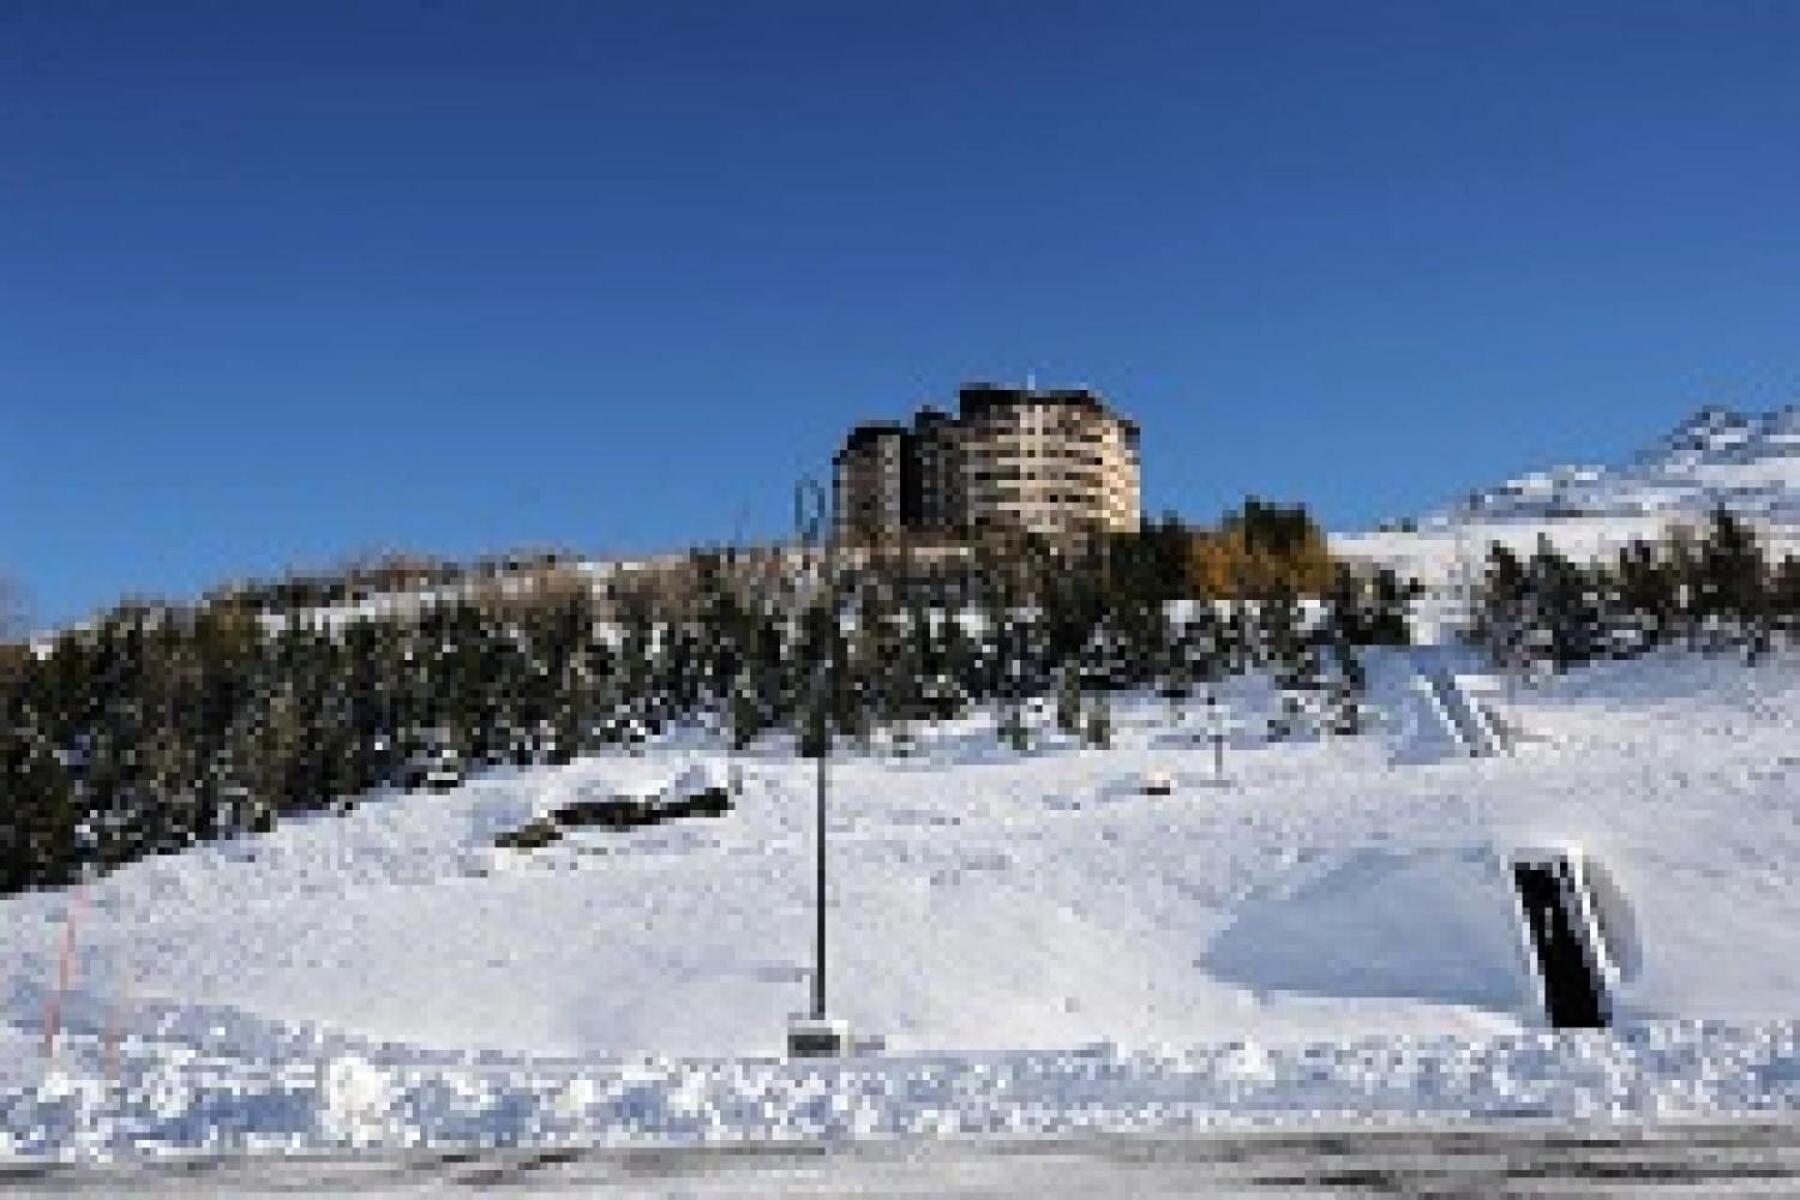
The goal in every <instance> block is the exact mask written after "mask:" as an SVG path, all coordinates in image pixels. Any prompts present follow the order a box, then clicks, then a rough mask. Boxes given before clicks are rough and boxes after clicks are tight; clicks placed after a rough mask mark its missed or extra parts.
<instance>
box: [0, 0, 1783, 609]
mask: <svg viewBox="0 0 1800 1200" xmlns="http://www.w3.org/2000/svg"><path fill="white" fill-rule="evenodd" d="M1797 214H1800V5H1797V4H1792V3H1778V2H1774V0H1763V2H1745V3H1726V2H1719V3H1701V2H1698V0H1695V2H1690V3H1680V4H1659V3H1645V2H1633V3H1629V4H1620V5H1611V4H1603V3H1581V4H1569V3H1564V2H1557V3H1544V4H1537V3H1512V2H1509V3H1503V4H1501V3H1494V4H1488V3H1453V2H1444V0H1429V2H1421V3H1417V4H1400V5H1395V4H1387V3H1351V4H1346V3H1337V2H1332V3H1320V4H1301V3H1285V2H1280V0H1276V2H1271V3H1232V4H1228V5H1226V4H1216V5H1208V4H1203V3H1198V2H1190V0H1183V2H1179V3H1169V4H1129V3H1082V4H1071V3H1061V2H1057V0H1031V2H1029V3H1026V2H1019V3H1001V2H984V0H954V2H951V3H943V4H936V3H914V2H911V0H909V2H907V3H894V4H877V3H873V2H870V3H861V2H854V0H853V2H850V3H844V2H842V0H832V2H831V3H819V4H812V3H784V2H782V0H766V2H761V3H743V2H739V0H726V2H721V3H711V4H700V3H687V2H684V0H667V2H661V0H658V2H650V3H633V4H630V5H626V4H608V3H603V2H601V0H584V2H582V3H569V4H558V3H545V2H540V0H528V2H525V3H510V2H509V3H501V2H494V3H485V4H484V3H457V2H452V0H446V2H444V3H403V2H401V0H358V2H356V3H330V2H314V0H308V2H305V3H301V2H297V0H296V2H292V3H248V4H245V3H237V2H235V0H232V2H227V3H218V4H208V5H198V4H194V5H190V4H178V3H144V2H140V0H128V2H123V3H117V4H93V3H86V2H82V0H44V2H42V3H21V2H20V0H0V572H6V573H10V574H12V575H14V576H16V577H17V578H19V579H20V580H22V581H23V582H24V584H25V585H26V586H27V588H28V589H29V591H30V593H31V595H32V597H33V599H34V601H35V611H36V615H37V617H38V618H39V620H40V622H58V621H62V620H66V619H69V618H72V617H75V616H79V615H81V614H83V613H85V612H86V611H88V610H89V609H91V608H93V607H94V606H97V605H101V604H105V603H109V602H111V601H113V600H114V599H116V598H117V597H119V596H120V595H121V594H123V593H127V592H136V593H157V594H164V595H170V596H177V597H179V596H184V595H190V594H192V593H193V592H194V591H196V590H197V589H199V588H201V587H203V586H205V585H208V584H210V583H213V582H216V581H218V580H220V579H223V578H226V577H229V576H234V575H241V574H245V573H264V574H266V573H275V572H278V571H280V570H281V569H283V568H284V567H286V566H289V565H296V566H318V565H324V564H329V563H331V562H332V561H334V560H336V559H339V558H341V557H343V556H345V555H348V554H351V553H355V552H359V551H367V550H375V549H388V548H406V549H414V550H419V551H425V552H434V553H441V554H450V555H470V554H475V553H479V552H483V551H492V550H499V549H503V548H507V547H516V546H523V545H544V544H556V545H565V546H569V547H572V548H576V549H580V550H587V551H596V552H605V551H612V550H641V549H647V548H657V547H669V546H675V545H681V544H686V543H690V542H694V541H716V540H722V539H725V538H729V537H731V536H732V535H733V534H734V532H736V531H737V530H738V529H739V528H740V526H741V528H742V530H743V532H744V533H745V534H746V535H748V536H767V535H772V534H775V533H778V532H781V531H783V530H784V529H785V527H786V525H787V524H788V521H789V514H790V511H791V487H792V484H793V481H794V479H795V478H796V477H797V476H799V475H801V474H802V473H805V472H823V471H824V470H825V469H826V468H827V466H828V460H829V456H830V454H831V451H832V449H833V448H834V445H835V442H836V440H837V438H838V437H839V435H840V434H841V432H842V430H843V428H844V427H845V425H846V424H847V423H849V422H850V421H852V420H853V419H856V418H859V417H871V416H881V415H893V416H899V415H903V414H904V413H905V412H906V411H907V410H908V409H909V408H910V406H912V405H913V404H915V403H917V402H919V401H921V400H925V399H928V398H936V399H939V400H944V399H947V398H948V397H949V395H950V393H951V391H952V389H953V388H954V387H955V385H956V384H957V383H958V382H959V381H962V380H965V379H970V378H997V379H1002V380H1007V379H1011V380H1018V379H1021V378H1022V377H1023V376H1024V374H1025V373H1026V372H1027V371H1030V372H1034V373H1035V374H1036V376H1037V378H1038V379H1039V381H1040V382H1042V383H1046V384H1050V383H1054V384H1076V383H1086V384H1090V385H1093V386H1095V387H1098V388H1100V389H1102V390H1103V391H1105V392H1106V393H1107V394H1109V395H1110V396H1112V397H1113V398H1114V399H1115V400H1116V401H1117V402H1118V403H1119V404H1120V405H1121V406H1122V407H1123V408H1124V409H1125V410H1126V411H1127V412H1129V413H1131V414H1132V415H1133V416H1135V417H1137V418H1138V419H1139V420H1140V421H1141V423H1142V425H1143V428H1144V438H1145V474H1146V478H1145V487H1146V502H1147V506H1148V507H1149V508H1151V509H1152V510H1154V511H1160V510H1162V509H1165V508H1174V509H1176V510H1179V511H1181V512H1182V513H1184V514H1186V515H1189V516H1193V517H1198V518H1210V517H1212V516H1214V515H1216V513H1217V512H1218V511H1219V510H1220V509H1222V508H1223V507H1225V506H1226V505H1228V504H1230V503H1232V502H1233V501H1235V500H1236V499H1238V498H1240V497H1241V496H1243V495H1244V494H1245V493H1247V492H1256V493H1259V494H1262V495H1265V496H1271V497H1276V498H1285V499H1304V500H1306V501H1308V502H1310V503H1311V504H1312V505H1313V506H1314V508H1315V509H1316V510H1317V511H1319V512H1320V513H1321V514H1322V515H1323V517H1324V518H1325V519H1326V521H1327V522H1328V524H1330V525H1331V526H1333V527H1340V528H1341V527H1350V526H1356V525H1361V524H1367V523H1372V522H1373V521H1375V520H1377V519H1379V518H1381V517H1383V516H1387V515H1393V514H1397V513H1401V512H1406V511H1411V510H1416V509H1419V508H1423V507H1428V506H1430V505H1433V504H1436V503H1438V502H1441V501H1443V500H1445V499H1446V498H1448V497H1452V496H1454V495H1456V494H1457V493H1458V492H1460V491H1462V490H1464V489H1466V488H1467V487H1469V486H1472V485H1474V484H1478V483H1487V482H1491V481H1493V480H1495V479H1496V478H1498V477H1503V476H1505V475H1507V474H1510V473H1513V472H1515V471H1518V470H1520V469H1523V468H1527V467H1531V466H1534V465H1541V464H1543V463H1547V462H1552V461H1560V460H1565V459H1579V460H1594V459H1604V458H1609V457H1613V456H1615V455H1618V454H1620V453H1623V452H1625V451H1627V450H1629V449H1630V448H1632V447H1634V446H1635V445H1636V444H1638V443H1640V442H1643V441H1646V440H1648V439H1649V438H1651V437H1653V436H1655V435H1656V434H1658V433H1660V432H1662V431H1663V429H1664V428H1665V427H1666V426H1669V425H1671V424H1672V423H1673V422H1675V421H1676V420H1678V419H1679V418H1680V417H1681V416H1683V415H1684V414H1685V413H1687V412H1688V411H1689V410H1691V409H1693V408H1694V407H1696V406H1698V405H1699V404H1701V403H1703V402H1707V401H1717V402H1723V403H1728V404H1736V405H1739V406H1744V407H1772V406H1775V405H1777V404H1780V403H1782V402H1785V401H1787V400H1789V399H1791V398H1793V393H1794V391H1795V383H1796V380H1797V378H1800V371H1797V368H1800V216H1797Z"/></svg>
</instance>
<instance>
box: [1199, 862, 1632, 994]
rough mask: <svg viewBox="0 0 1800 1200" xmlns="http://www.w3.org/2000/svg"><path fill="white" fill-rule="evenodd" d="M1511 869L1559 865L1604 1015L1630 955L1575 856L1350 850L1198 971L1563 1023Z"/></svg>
mask: <svg viewBox="0 0 1800 1200" xmlns="http://www.w3.org/2000/svg"><path fill="white" fill-rule="evenodd" d="M1521 863H1523V864H1555V863H1562V864H1564V866H1563V867H1562V868H1555V867H1552V868H1551V869H1552V870H1553V871H1554V870H1560V871H1561V875H1560V876H1559V878H1566V879H1567V880H1568V885H1567V886H1568V887H1569V888H1570V889H1572V891H1571V893H1570V894H1571V895H1572V896H1574V897H1575V899H1574V900H1573V901H1572V903H1571V904H1570V906H1569V908H1568V910H1567V911H1569V913H1570V914H1571V916H1570V918H1569V922H1568V923H1567V927H1568V928H1570V929H1572V930H1574V931H1575V933H1574V936H1575V937H1576V938H1577V939H1579V941H1578V943H1577V944H1578V945H1580V946H1581V947H1588V946H1593V947H1597V948H1598V949H1597V950H1595V951H1592V952H1587V951H1584V953H1587V954H1588V961H1593V962H1595V963H1597V964H1599V965H1598V967H1597V968H1596V970H1597V972H1598V975H1597V978H1598V979H1599V980H1600V983H1601V990H1603V991H1604V993H1605V995H1604V997H1603V998H1602V999H1601V1000H1600V1001H1599V1003H1600V1005H1601V1007H1602V1009H1603V1015H1610V1013H1611V1011H1612V1002H1613V998H1614V996H1615V993H1616V989H1617V988H1618V986H1619V984H1620V983H1622V982H1624V981H1626V980H1628V979H1630V978H1631V977H1632V976H1633V975H1634V974H1635V972H1636V970H1637V963H1638V962H1639V960H1640V959H1641V954H1640V952H1639V949H1638V945H1637V934H1636V932H1635V922H1634V921H1633V919H1632V917H1631V913H1630V910H1629V908H1628V906H1627V905H1626V903H1625V900H1624V897H1623V896H1622V895H1621V894H1620V893H1619V890H1618V888H1617V886H1616V885H1615V884H1613V882H1612V880H1611V877H1610V875H1608V874H1607V873H1606V872H1605V871H1604V869H1603V868H1601V867H1600V865H1599V864H1598V863H1597V862H1595V861H1594V860H1593V859H1591V858H1589V857H1588V856H1586V855H1585V854H1583V853H1582V852H1581V851H1580V850H1579V849H1577V848H1574V847H1561V848H1552V849H1531V850H1523V851H1518V852H1503V851H1500V850H1497V849H1495V848H1494V847H1492V846H1459V847H1437V848H1420V849H1415V850H1407V851H1401V850H1389V849H1385V848H1383V849H1363V850H1356V851H1351V852H1349V853H1346V854H1343V855H1340V856H1336V857H1334V858H1333V859H1330V860H1326V861H1323V862H1321V863H1320V864H1319V865H1318V867H1317V869H1315V870H1314V871H1312V872H1311V873H1310V874H1309V875H1308V876H1307V877H1304V878H1303V880H1302V881H1301V882H1300V883H1299V884H1298V885H1297V886H1295V887H1294V888H1292V889H1291V890H1289V891H1287V892H1286V893H1284V894H1281V895H1276V896H1271V897H1268V898H1266V899H1262V900H1256V901H1252V902H1250V903H1247V904H1245V905H1243V906H1242V907H1240V908H1239V909H1238V910H1237V914H1236V918H1235V920H1234V921H1233V922H1232V923H1231V924H1230V925H1229V926H1228V927H1227V928H1226V929H1225V930H1224V931H1222V932H1221V934H1220V935H1219V936H1218V937H1217V938H1216V939H1215V940H1214V941H1213V943H1212V945H1211V946H1210V947H1209V948H1208V950H1207V952H1206V953H1205V955H1204V956H1203V958H1202V963H1203V965H1204V966H1205V967H1206V968H1207V969H1208V970H1209V971H1210V972H1212V973H1213V974H1215V975H1216V976H1217V977H1218V978H1219V979H1221V980H1222V981H1225V982H1229V983H1235V984H1238V985H1240V986H1244V987H1247V988H1250V989H1252V990H1254V991H1257V992H1291V993H1295V994H1299V995H1305V996H1315V997H1330V998H1338V999H1371V998H1384V999H1400V1000H1413V1001H1418V1002H1422V1003H1429V1004H1451V1005H1465V1006H1468V1007H1471V1008H1486V1009H1492V1010H1499V1011H1506V1012H1512V1013H1515V1014H1517V1015H1518V1017H1519V1018H1520V1019H1521V1020H1522V1021H1523V1022H1524V1023H1526V1024H1528V1025H1541V1024H1544V1023H1546V1021H1548V1022H1549V1023H1550V1024H1565V1023H1568V1022H1563V1021H1558V1020H1557V1019H1556V1015H1557V1014H1556V1013H1555V1012H1553V1011H1552V1009H1551V1007H1550V1004H1549V997H1550V995H1551V994H1552V993H1554V992H1556V990H1557V988H1558V987H1559V986H1566V983H1567V981H1566V980H1564V981H1561V982H1560V983H1559V982H1558V981H1557V980H1552V981H1551V982H1550V983H1549V984H1548V985H1547V984H1546V972H1545V968H1544V966H1543V965H1542V964H1543V956H1542V955H1541V954H1540V953H1539V952H1538V950H1537V946H1538V943H1539V942H1540V940H1541V939H1540V937H1539V936H1538V935H1536V934H1535V933H1534V926H1533V916H1532V912H1531V911H1530V908H1529V906H1528V905H1527V904H1525V903H1522V901H1521V892H1520V888H1519V885H1518V882H1517V881H1518V871H1517V868H1518V866H1519V865H1520V864H1521ZM1557 961H1565V960H1562V959H1558V960H1557ZM1564 1015H1566V1014H1564Z"/></svg>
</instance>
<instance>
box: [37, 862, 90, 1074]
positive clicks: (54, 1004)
mask: <svg viewBox="0 0 1800 1200" xmlns="http://www.w3.org/2000/svg"><path fill="white" fill-rule="evenodd" d="M86 899H87V885H86V884H82V883H78V884H76V885H75V888H74V893H73V894H72V895H71V896H70V898H69V915H68V917H67V918H66V919H65V920H64V922H63V944H62V958H61V960H60V962H59V963H58V964H57V973H56V990H55V991H53V992H51V993H50V1007H49V1010H48V1011H47V1012H45V1014H44V1057H45V1058H52V1059H53V1058H55V1057H56V1035H57V1033H58V1031H59V1026H60V1025H61V1022H62V1004H63V996H64V995H66V994H67V993H68V990H69V978H70V976H71V975H73V974H74V971H75V926H76V924H77V923H78V922H79V921H80V920H81V906H82V903H83V902H84V901H85V900H86Z"/></svg>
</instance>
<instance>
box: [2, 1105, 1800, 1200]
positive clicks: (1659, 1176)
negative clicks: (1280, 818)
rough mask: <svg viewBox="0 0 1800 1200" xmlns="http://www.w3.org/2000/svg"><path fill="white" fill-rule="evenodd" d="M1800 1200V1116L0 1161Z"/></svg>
mask: <svg viewBox="0 0 1800 1200" xmlns="http://www.w3.org/2000/svg"><path fill="white" fill-rule="evenodd" d="M490 1192H491V1193H493V1194H496V1195H504V1196H509V1197H540V1196H542V1197H575V1196H595V1197H621V1198H623V1197H650V1196H667V1197H676V1196H679V1197H692V1198H696V1200H698V1198H710V1197H749V1196H803V1197H827V1196H830V1197H838V1196H879V1197H917V1198H921V1200H923V1198H925V1197H933V1198H937V1197H970V1198H974V1197H1031V1198H1032V1200H1063V1198H1065V1197H1067V1198H1070V1200H1073V1198H1074V1197H1084V1198H1085V1197H1094V1196H1106V1197H1117V1196H1192V1195H1203V1196H1244V1197H1271V1196H1294V1197H1316V1196H1363V1197H1367V1196H1439V1197H1452V1196H1455V1197H1473V1196H1517V1197H1526V1196H1529V1197H1560V1196H1581V1197H1594V1196H1620V1197H1623V1196H1644V1195H1652V1196H1734V1195H1787V1196H1793V1195H1800V1124H1795V1123H1762V1124H1749V1123H1736V1124H1709V1125H1683V1126H1673V1125H1653V1126H1629V1127H1615V1126H1580V1127H1570V1126H1550V1125H1524V1126H1521V1125H1518V1124H1513V1125H1504V1126H1485V1127H1481V1126H1466V1127H1457V1128H1436V1129H1424V1128H1384V1129H1344V1128H1340V1129H1289V1130H1282V1131H1273V1130H1271V1131H1259V1132H1247V1133H1246V1132H1233V1133H1216V1134H1201V1135H1185V1136H1178V1137H1177V1136H1094V1137H1084V1138H1057V1139H1018V1140H1012V1139H1004V1138H979V1139H975V1138H971V1139H953V1140H942V1141H930V1140H918V1141H904V1142H898V1141H892V1142H855V1143H837V1144H811V1143H795V1144H758V1145H727V1146H709V1147H693V1148H688V1147H683V1148H670V1149H654V1148H643V1149H617V1148H594V1149H568V1150H556V1151H545V1152H526V1151H482V1152H470V1153H442V1154H429V1153H419V1154H410V1155H367V1156H355V1155H343V1156H333V1157H317V1158H306V1157H285V1158H280V1157H278V1158H217V1159H214V1158H188V1159H182V1160H179V1161H168V1162H161V1163H150V1162H147V1163H131V1164H116V1165H110V1166H72V1165H58V1164H32V1163H20V1162H13V1163H0V1194H4V1195H5V1196H7V1197H13V1196H21V1197H29V1196H46V1197H49V1196H55V1197H70V1196H96V1197H97V1196H107V1197H116V1196H134V1197H135V1196H144V1197H174V1196H182V1197H188V1196H196V1197H206V1196H216V1197H223V1196H233V1197H277V1196H283V1197H294V1196H346V1197H361V1198H363V1200H375V1198H381V1197H388V1196H456V1195H481V1194H486V1193H490Z"/></svg>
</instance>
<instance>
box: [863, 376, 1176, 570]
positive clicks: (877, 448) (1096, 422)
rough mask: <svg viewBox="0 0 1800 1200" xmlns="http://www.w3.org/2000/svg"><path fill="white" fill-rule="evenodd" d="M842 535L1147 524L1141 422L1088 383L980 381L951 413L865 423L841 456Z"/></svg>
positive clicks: (1068, 532) (1063, 532)
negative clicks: (1047, 386)
mask: <svg viewBox="0 0 1800 1200" xmlns="http://www.w3.org/2000/svg"><path fill="white" fill-rule="evenodd" d="M833 467H834V471H833V494H834V498H835V501H836V503H835V510H836V513H837V524H838V535H839V536H840V537H841V538H844V539H846V540H849V541H873V540H880V539H883V538H888V537H894V536H898V535H900V534H906V533H911V534H918V535H922V536H924V537H927V538H929V537H962V536H967V535H970V534H978V533H981V532H983V531H987V530H998V529H1011V530H1029V531H1031V532H1034V533H1041V534H1044V535H1046V536H1049V537H1053V538H1058V537H1067V536H1072V535H1077V534H1083V533H1093V532H1101V531H1106V532H1130V531H1135V530H1136V529H1137V528H1138V522H1139V514H1140V509H1141V504H1142V496H1141V493H1140V468H1139V463H1138V428H1137V426H1136V425H1135V424H1134V423H1133V422H1131V421H1129V420H1127V419H1126V418H1124V417H1122V416H1120V415H1119V414H1118V413H1116V412H1114V411H1113V410H1112V409H1111V408H1110V407H1109V406H1108V405H1107V404H1106V402H1105V401H1103V400H1102V399H1101V398H1100V397H1099V396H1097V395H1096V394H1094V393H1093V392H1090V391H1087V390H1085V389H1053V390H1039V389H1036V388H1031V387H1024V388H1014V387H1000V386H996V385H994V384H987V383H973V384H969V385H967V386H965V387H963V388H962V389H961V391H960V392H959V393H958V412H957V415H956V416H954V417H952V416H950V415H949V414H948V413H945V412H942V411H940V410H938V409H935V408H923V409H920V410H919V412H918V413H917V414H916V415H915V416H914V418H913V421H912V424H911V425H910V426H909V425H904V424H900V423H898V422H892V421H882V422H873V423H869V424H864V425H858V426H857V427H856V428H854V429H852V430H851V431H850V435H849V436H848V437H847V438H846V439H845V440H844V446H843V449H841V450H840V451H838V453H837V456H836V458H835V459H834V460H833Z"/></svg>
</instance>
